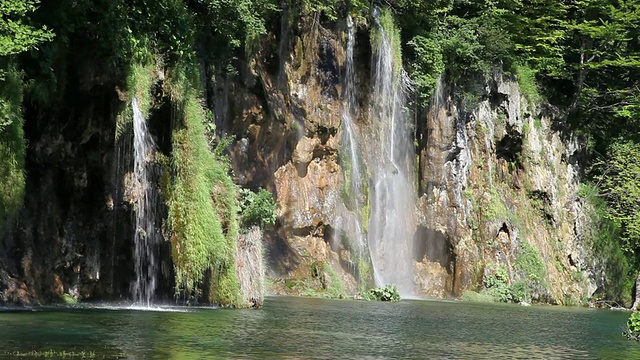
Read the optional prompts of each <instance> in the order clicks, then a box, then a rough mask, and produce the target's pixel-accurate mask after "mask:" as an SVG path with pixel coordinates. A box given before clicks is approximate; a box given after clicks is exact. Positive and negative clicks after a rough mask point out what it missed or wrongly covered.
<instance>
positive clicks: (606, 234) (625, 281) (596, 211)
mask: <svg viewBox="0 0 640 360" xmlns="http://www.w3.org/2000/svg"><path fill="white" fill-rule="evenodd" d="M578 195H579V196H580V197H581V198H582V199H583V200H584V201H585V203H586V204H588V207H586V208H585V210H586V213H587V215H588V216H589V217H590V219H591V226H590V227H591V229H590V231H589V232H588V239H587V241H588V244H589V247H590V251H591V256H593V257H594V258H595V259H597V261H598V262H599V263H601V264H602V266H603V267H604V272H605V278H604V281H605V286H604V289H601V292H600V293H599V294H596V296H600V297H603V298H605V299H611V300H615V301H619V302H621V303H625V304H630V303H631V289H632V287H633V284H634V281H635V276H634V271H632V269H631V267H630V263H629V260H628V258H627V257H626V256H625V254H624V252H623V246H622V244H621V242H620V241H621V238H620V232H621V227H620V223H619V222H618V221H617V220H616V219H615V217H612V216H611V215H610V209H609V207H608V206H607V203H606V202H605V200H604V199H603V198H602V197H601V196H599V192H598V189H597V188H596V187H595V186H594V185H593V184H589V183H586V184H582V185H581V186H580V190H579V191H578Z"/></svg>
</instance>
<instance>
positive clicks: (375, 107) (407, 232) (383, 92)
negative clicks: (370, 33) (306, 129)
mask: <svg viewBox="0 0 640 360" xmlns="http://www.w3.org/2000/svg"><path fill="white" fill-rule="evenodd" d="M373 16H374V19H375V22H376V26H377V31H378V33H377V34H376V35H377V36H375V37H374V39H375V42H376V43H375V44H373V47H374V54H373V60H372V61H373V64H372V71H373V94H372V98H371V106H370V109H369V118H370V121H371V125H372V127H373V132H374V138H375V141H376V145H375V148H373V151H371V153H372V154H371V155H370V156H373V157H374V158H370V159H369V164H370V167H371V174H370V175H371V181H372V189H371V200H370V201H371V218H370V223H369V228H368V230H369V231H368V240H369V241H368V242H369V250H370V254H371V261H372V264H373V269H374V278H375V282H376V285H385V284H396V285H397V286H398V290H399V291H400V293H401V294H403V295H411V294H413V293H414V279H413V277H414V276H413V274H414V271H413V262H414V254H413V252H414V248H413V238H414V232H415V229H416V220H415V212H414V206H415V205H414V204H415V203H416V190H415V184H414V179H415V172H414V167H415V164H414V162H413V159H414V154H415V151H414V145H413V136H412V124H411V122H410V121H411V117H410V116H409V115H408V114H406V110H405V107H406V98H407V92H408V89H409V86H410V81H409V79H408V77H407V75H406V73H405V72H404V70H403V69H402V65H401V64H400V63H398V61H400V59H399V57H398V58H396V57H394V55H396V51H398V50H397V49H394V45H397V44H395V42H397V39H395V38H394V37H395V36H397V34H396V33H394V32H393V31H394V29H386V28H385V26H383V21H381V17H382V15H381V14H380V11H379V10H378V9H377V8H376V9H375V10H374V13H373Z"/></svg>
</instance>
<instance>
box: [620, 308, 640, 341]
mask: <svg viewBox="0 0 640 360" xmlns="http://www.w3.org/2000/svg"><path fill="white" fill-rule="evenodd" d="M622 334H623V335H624V336H626V337H627V338H629V339H632V340H640V312H638V311H634V312H633V313H632V314H631V316H629V320H627V326H626V329H625V330H624V332H623V333H622Z"/></svg>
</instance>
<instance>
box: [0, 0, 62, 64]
mask: <svg viewBox="0 0 640 360" xmlns="http://www.w3.org/2000/svg"><path fill="white" fill-rule="evenodd" d="M38 3H39V0H0V56H7V55H15V54H19V53H21V52H25V51H28V50H30V49H33V48H35V47H36V46H37V45H38V44H39V43H41V42H43V41H48V40H51V39H52V38H53V33H52V32H51V31H49V30H48V29H47V28H46V27H42V28H41V29H38V28H36V27H34V26H32V25H29V24H28V22H27V21H26V20H28V17H27V15H28V14H29V13H31V12H33V11H34V10H35V9H36V6H37V5H38Z"/></svg>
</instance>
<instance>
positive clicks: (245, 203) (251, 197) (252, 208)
mask: <svg viewBox="0 0 640 360" xmlns="http://www.w3.org/2000/svg"><path fill="white" fill-rule="evenodd" d="M276 216H277V213H276V201H275V200H274V199H273V195H272V194H271V192H269V191H268V190H266V189H263V188H260V189H258V192H253V191H251V190H249V189H244V188H243V189H240V223H241V224H242V227H243V228H245V229H249V228H250V227H251V226H260V227H265V226H267V225H273V224H275V222H276Z"/></svg>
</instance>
